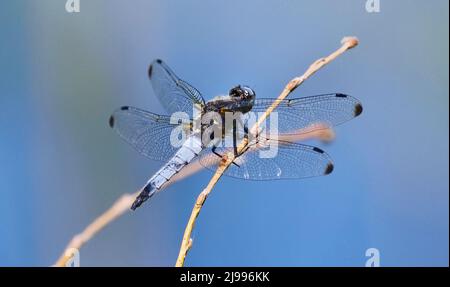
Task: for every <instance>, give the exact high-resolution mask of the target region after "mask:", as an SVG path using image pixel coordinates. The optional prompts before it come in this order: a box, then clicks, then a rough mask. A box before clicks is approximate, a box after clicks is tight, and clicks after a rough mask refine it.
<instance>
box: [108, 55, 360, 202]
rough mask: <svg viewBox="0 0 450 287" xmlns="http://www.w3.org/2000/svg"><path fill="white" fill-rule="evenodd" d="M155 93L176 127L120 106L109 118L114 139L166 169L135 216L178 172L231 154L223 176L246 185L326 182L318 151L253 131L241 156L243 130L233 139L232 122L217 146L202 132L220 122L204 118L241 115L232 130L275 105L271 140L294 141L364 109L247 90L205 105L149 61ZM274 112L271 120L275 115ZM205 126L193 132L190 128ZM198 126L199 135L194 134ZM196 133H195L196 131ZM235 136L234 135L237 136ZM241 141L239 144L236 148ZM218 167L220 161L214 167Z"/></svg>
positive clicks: (349, 102) (326, 164)
mask: <svg viewBox="0 0 450 287" xmlns="http://www.w3.org/2000/svg"><path fill="white" fill-rule="evenodd" d="M148 76H149V78H150V81H151V84H152V87H153V90H154V92H155V94H156V96H157V98H158V100H159V102H160V103H161V105H162V106H163V107H164V108H165V110H166V111H167V112H168V113H169V114H172V115H173V114H175V113H179V112H183V113H184V114H185V115H187V116H186V117H185V119H184V120H183V121H181V120H178V121H174V120H173V118H172V117H171V116H169V115H159V114H155V113H152V112H149V111H145V110H143V109H140V108H136V107H131V106H123V107H121V108H119V109H117V110H116V111H114V112H113V114H112V115H111V117H110V118H109V125H110V127H111V128H113V129H114V130H115V131H116V132H117V133H118V134H119V136H120V137H121V138H122V139H124V140H125V141H126V142H128V143H129V144H130V145H131V146H132V147H133V148H134V149H135V150H136V151H138V152H139V153H141V154H142V155H144V156H146V157H148V158H150V159H153V160H157V161H161V162H163V163H164V164H163V165H162V167H161V168H160V169H159V170H158V171H157V172H156V173H154V174H153V176H151V177H150V179H149V180H148V181H147V183H146V184H145V186H144V187H143V188H142V189H141V192H140V194H139V195H138V196H137V198H136V199H135V201H134V203H133V204H132V206H131V209H132V210H135V209H136V208H138V207H139V206H141V205H142V204H143V203H144V202H145V201H147V200H148V199H149V198H151V197H152V196H153V195H154V194H156V193H157V192H158V191H159V190H161V189H162V188H163V187H164V185H165V184H166V183H167V182H168V181H169V180H170V179H171V178H172V177H173V176H174V175H175V174H177V173H178V172H180V171H181V170H182V169H183V168H185V167H186V166H187V165H189V164H190V163H191V162H193V161H194V160H196V159H197V160H198V161H199V162H200V164H201V165H202V166H203V167H205V168H207V169H210V170H213V169H214V168H215V167H216V166H217V164H218V163H219V162H220V158H221V157H222V156H223V155H224V154H227V153H228V152H232V153H233V155H234V161H233V164H231V165H230V166H229V167H228V169H226V171H225V172H224V175H226V176H230V177H234V178H240V179H248V180H275V179H298V178H307V177H314V176H320V175H327V174H330V173H331V172H332V171H333V168H334V165H333V162H332V160H331V158H330V156H329V155H328V154H327V153H326V152H325V151H323V150H322V149H320V148H318V147H314V146H309V145H305V144H300V143H295V142H290V141H282V140H279V139H278V138H277V137H275V136H272V135H271V134H269V135H267V133H264V136H263V133H260V131H257V132H256V133H255V134H256V135H255V136H253V137H252V140H248V141H247V142H248V144H247V147H246V148H245V149H242V150H239V149H238V148H237V146H238V145H239V141H240V140H242V139H243V138H247V139H248V135H249V131H248V126H245V125H244V128H243V129H240V130H243V132H242V131H241V132H240V133H239V134H238V133H237V130H238V129H237V128H236V126H237V125H236V120H233V125H232V128H224V127H223V126H221V127H222V129H221V130H220V131H221V132H220V134H221V135H220V136H219V137H218V138H219V140H215V139H214V140H213V137H211V136H206V138H207V139H208V140H206V141H205V140H203V139H204V138H205V137H204V134H205V131H206V130H207V129H208V128H211V127H215V126H217V125H222V123H220V121H217V120H211V119H207V120H206V121H203V119H204V118H205V117H206V115H207V114H208V113H210V112H214V113H215V114H217V115H219V117H220V118H219V120H220V119H223V118H224V117H225V114H230V113H231V114H232V115H234V114H239V117H238V121H237V122H238V123H239V125H240V126H241V125H242V124H243V121H242V120H241V119H242V118H243V117H245V115H248V114H250V113H262V112H265V111H266V110H267V108H269V107H270V106H271V105H272V104H273V103H274V101H279V102H278V104H279V105H278V106H277V108H276V110H275V112H276V114H277V124H278V125H277V128H278V130H277V132H278V133H281V134H296V133H304V132H312V131H314V130H317V129H323V128H324V127H334V126H336V125H339V124H342V123H344V122H346V121H348V120H350V119H352V118H355V117H357V116H359V115H360V114H361V112H362V110H363V108H362V104H361V103H360V101H359V100H357V99H356V98H354V97H352V96H349V95H346V94H342V93H331V94H323V95H316V96H309V97H301V98H293V99H285V100H281V101H280V100H276V99H271V98H256V93H255V91H254V90H253V89H251V88H250V87H248V86H245V85H238V86H235V87H233V88H232V89H231V90H230V91H229V93H228V95H225V96H218V97H215V98H213V99H211V100H209V101H205V99H204V98H203V96H202V94H201V93H200V92H199V91H198V90H197V89H196V88H194V87H193V86H191V85H190V84H188V83H187V82H186V81H184V80H182V79H180V78H179V77H178V76H177V75H176V74H175V73H174V72H173V71H172V70H171V69H170V68H169V67H168V65H167V64H166V63H165V62H163V61H162V60H160V59H157V60H155V61H153V62H152V63H151V65H150V67H149V69H148ZM275 112H274V113H275ZM199 120H200V122H201V123H203V122H206V124H200V125H195V124H194V122H198V121H199ZM195 126H197V127H195ZM198 126H200V127H198ZM180 127H181V129H183V130H186V131H188V133H187V136H185V137H184V138H183V139H181V140H180V143H179V144H178V145H174V144H173V131H174V129H177V128H180ZM237 134H238V135H237ZM224 139H228V140H230V139H231V145H229V146H220V145H218V144H217V142H218V141H222V142H223V141H224ZM238 140H239V141H238ZM273 144H276V145H277V152H276V156H274V157H273V158H265V157H261V156H260V154H259V153H258V151H261V150H265V149H267V148H270V147H271V146H272V145H273ZM218 159H219V160H218Z"/></svg>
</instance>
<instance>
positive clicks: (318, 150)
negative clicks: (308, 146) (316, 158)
mask: <svg viewBox="0 0 450 287" xmlns="http://www.w3.org/2000/svg"><path fill="white" fill-rule="evenodd" d="M313 150H314V151H316V152H318V153H324V151H323V150H321V149H320V148H318V147H313Z"/></svg>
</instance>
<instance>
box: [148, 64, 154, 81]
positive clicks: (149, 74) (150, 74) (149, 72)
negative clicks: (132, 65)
mask: <svg viewBox="0 0 450 287" xmlns="http://www.w3.org/2000/svg"><path fill="white" fill-rule="evenodd" d="M152 70H153V65H150V67H148V77H149V78H150V79H151V78H152Z"/></svg>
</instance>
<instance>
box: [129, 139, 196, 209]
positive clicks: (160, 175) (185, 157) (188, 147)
mask: <svg viewBox="0 0 450 287" xmlns="http://www.w3.org/2000/svg"><path fill="white" fill-rule="evenodd" d="M202 149H203V148H202V143H201V139H200V137H199V136H198V135H192V136H190V137H189V138H188V139H187V140H186V141H185V142H184V143H183V145H182V146H181V147H180V148H179V149H178V151H177V152H176V153H175V155H174V156H173V157H172V158H171V159H170V160H169V161H168V162H167V163H166V164H165V165H164V166H163V167H161V168H160V169H159V170H158V171H157V172H156V173H155V174H154V175H153V176H152V177H151V178H150V179H149V180H148V182H147V184H146V185H145V187H144V188H143V189H142V192H141V193H140V194H139V196H138V197H137V198H136V200H135V202H134V203H133V205H132V207H131V209H133V210H135V209H136V208H138V207H139V206H141V204H142V203H144V202H145V201H147V200H148V199H149V198H150V197H152V196H153V195H154V194H155V193H156V192H157V191H158V190H160V189H161V188H162V187H163V185H164V184H165V183H167V182H168V181H169V180H170V179H171V178H172V177H173V176H174V175H175V174H176V173H178V172H179V171H180V170H181V169H182V168H184V167H185V166H186V165H188V164H189V163H190V162H191V161H192V160H193V159H194V158H195V157H197V156H198V154H199V153H200V152H201V151H202Z"/></svg>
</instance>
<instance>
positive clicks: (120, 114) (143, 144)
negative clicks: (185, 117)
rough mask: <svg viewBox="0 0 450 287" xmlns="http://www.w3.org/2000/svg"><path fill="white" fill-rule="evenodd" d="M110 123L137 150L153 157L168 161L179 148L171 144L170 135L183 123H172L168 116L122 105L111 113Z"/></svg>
mask: <svg viewBox="0 0 450 287" xmlns="http://www.w3.org/2000/svg"><path fill="white" fill-rule="evenodd" d="M109 125H110V126H111V128H113V129H114V130H115V131H116V132H117V133H118V134H119V135H120V137H121V138H123V139H124V140H125V141H126V142H128V143H129V144H130V145H131V146H132V147H133V148H134V149H135V150H137V151H138V152H139V153H141V154H143V155H145V156H147V157H149V158H151V159H154V160H159V161H167V160H168V159H170V158H171V157H172V156H173V155H174V154H175V152H176V150H177V149H178V146H176V147H174V146H173V145H172V144H171V140H170V135H171V133H172V131H173V130H174V128H176V127H181V125H180V124H179V123H177V124H171V123H170V117H168V116H161V115H157V114H154V113H151V112H147V111H144V110H141V109H138V108H134V107H122V108H120V109H118V110H116V111H115V112H114V113H113V114H112V115H111V117H110V119H109ZM187 126H189V124H187Z"/></svg>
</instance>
